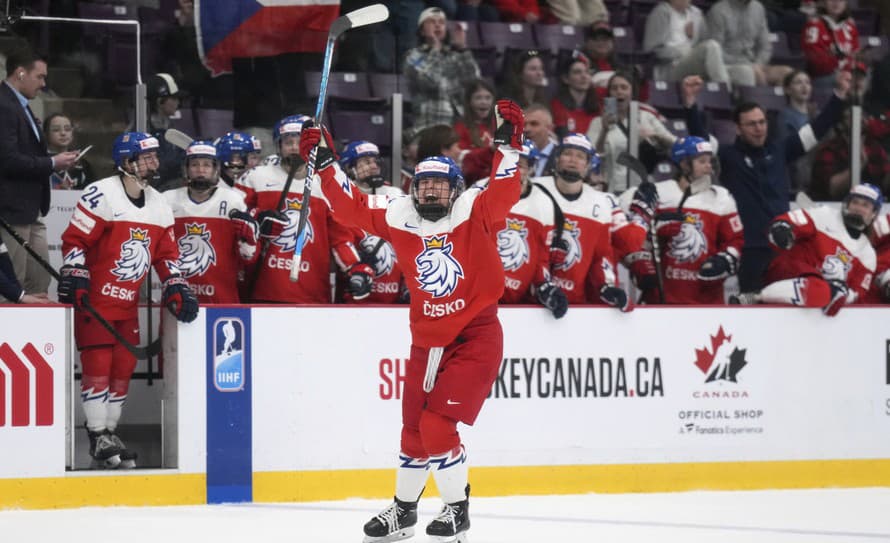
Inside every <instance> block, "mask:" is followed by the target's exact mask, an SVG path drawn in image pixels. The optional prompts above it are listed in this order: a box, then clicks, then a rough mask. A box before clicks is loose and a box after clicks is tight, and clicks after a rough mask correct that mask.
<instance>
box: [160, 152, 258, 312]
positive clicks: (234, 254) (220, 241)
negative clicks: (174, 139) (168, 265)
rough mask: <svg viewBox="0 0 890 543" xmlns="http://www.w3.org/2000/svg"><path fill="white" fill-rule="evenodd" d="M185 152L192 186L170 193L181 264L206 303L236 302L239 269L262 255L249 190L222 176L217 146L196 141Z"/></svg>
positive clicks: (186, 275) (195, 289)
mask: <svg viewBox="0 0 890 543" xmlns="http://www.w3.org/2000/svg"><path fill="white" fill-rule="evenodd" d="M185 154H186V158H185V172H184V173H185V178H186V179H187V180H188V185H187V186H185V187H181V188H178V189H175V190H171V191H167V192H165V193H164V196H165V197H166V198H167V202H168V203H169V204H170V207H171V208H172V209H173V216H174V217H175V219H176V226H175V229H174V231H175V235H176V242H177V245H178V246H179V268H180V270H181V272H182V275H183V276H184V277H186V278H187V279H188V281H189V284H190V286H191V287H192V290H193V291H194V292H195V294H196V295H197V296H198V300H199V301H200V302H201V303H211V304H236V303H238V302H239V296H238V275H239V271H241V269H242V268H243V267H244V266H246V265H248V264H251V263H252V262H254V261H255V260H256V257H257V236H258V233H259V232H258V228H257V224H256V222H255V221H254V219H253V217H251V216H250V214H249V213H247V205H246V204H245V203H244V193H242V192H241V191H238V190H235V189H233V188H230V187H228V186H227V185H226V184H225V183H221V182H220V181H219V161H218V160H217V155H216V147H214V146H213V145H212V144H211V143H210V142H208V141H195V142H192V144H191V145H189V147H188V148H187V149H186V151H185Z"/></svg>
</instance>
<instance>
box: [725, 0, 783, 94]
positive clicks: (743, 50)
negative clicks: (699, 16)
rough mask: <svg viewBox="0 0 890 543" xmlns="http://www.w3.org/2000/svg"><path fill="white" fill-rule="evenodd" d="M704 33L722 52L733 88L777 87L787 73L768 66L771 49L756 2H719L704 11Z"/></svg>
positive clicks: (761, 5)
mask: <svg viewBox="0 0 890 543" xmlns="http://www.w3.org/2000/svg"><path fill="white" fill-rule="evenodd" d="M708 32H709V35H710V37H711V38H712V39H713V40H714V41H716V42H717V43H719V44H720V46H721V47H722V48H723V62H724V63H725V64H726V70H727V71H728V72H729V78H730V79H731V80H732V83H733V85H743V86H747V87H753V86H755V85H778V84H779V83H780V82H781V81H782V80H783V79H784V78H785V76H786V75H788V74H789V73H790V72H791V68H790V67H788V66H776V65H771V64H769V61H770V58H772V55H773V45H772V43H770V41H769V30H768V29H767V23H766V10H764V9H763V4H761V3H760V1H759V0H720V1H719V2H717V3H716V4H714V5H713V6H711V9H710V11H708Z"/></svg>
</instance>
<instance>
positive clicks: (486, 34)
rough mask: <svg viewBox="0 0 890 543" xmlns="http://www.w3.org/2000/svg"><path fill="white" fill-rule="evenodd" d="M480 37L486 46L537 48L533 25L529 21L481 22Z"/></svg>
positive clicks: (500, 48)
mask: <svg viewBox="0 0 890 543" xmlns="http://www.w3.org/2000/svg"><path fill="white" fill-rule="evenodd" d="M479 39H480V41H481V42H482V45H484V46H485V47H493V48H495V49H497V50H498V51H503V50H504V49H507V48H513V49H535V47H536V44H535V39H534V35H533V34H532V28H531V25H529V24H527V23H479Z"/></svg>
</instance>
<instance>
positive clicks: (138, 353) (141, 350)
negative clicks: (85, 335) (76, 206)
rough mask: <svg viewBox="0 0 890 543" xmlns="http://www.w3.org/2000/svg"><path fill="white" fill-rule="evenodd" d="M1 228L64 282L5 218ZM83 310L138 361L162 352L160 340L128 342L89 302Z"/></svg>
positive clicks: (56, 277)
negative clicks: (146, 344)
mask: <svg viewBox="0 0 890 543" xmlns="http://www.w3.org/2000/svg"><path fill="white" fill-rule="evenodd" d="M0 227H3V229H4V230H6V232H7V233H9V235H10V236H12V238H13V239H14V240H15V241H16V243H18V244H19V245H21V246H22V248H23V249H25V250H26V251H28V254H29V255H31V257H32V258H33V259H34V260H36V261H37V263H38V264H40V266H41V267H42V268H43V269H45V270H46V271H47V272H49V274H50V275H52V276H53V277H54V278H55V280H56V281H61V280H62V276H61V274H59V272H58V271H56V269H55V268H53V267H52V265H51V264H50V263H49V262H47V261H46V260H44V259H43V257H42V256H40V255H39V254H37V251H35V250H34V249H33V248H32V247H31V244H30V243H28V242H27V240H25V238H23V237H22V236H20V235H19V233H18V232H16V231H15V229H14V228H13V227H12V225H10V224H9V223H8V222H6V219H4V218H3V217H0ZM83 308H84V309H85V310H86V312H87V313H89V314H90V315H92V316H93V317H94V318H95V319H96V320H97V321H98V322H99V324H101V325H102V327H103V328H105V329H106V330H108V332H109V333H110V334H111V335H112V336H114V339H116V340H117V341H118V342H119V343H120V344H121V345H123V346H124V348H126V349H127V350H128V351H130V353H132V354H133V356H135V357H136V358H137V359H139V360H145V359H146V358H149V357H152V356H156V355H157V354H158V353H160V352H161V340H160V339H157V340H155V341H154V342H153V343H151V344H150V345H148V346H147V347H138V346H136V345H133V344H132V343H130V342H129V341H127V339H126V338H125V337H124V336H122V335H121V334H120V332H118V331H117V330H116V329H115V328H114V326H112V325H111V323H110V322H108V321H107V320H105V318H103V317H102V315H100V314H99V312H98V311H96V309H95V308H94V307H93V306H92V305H90V303H89V302H88V301H87V302H84V304H83Z"/></svg>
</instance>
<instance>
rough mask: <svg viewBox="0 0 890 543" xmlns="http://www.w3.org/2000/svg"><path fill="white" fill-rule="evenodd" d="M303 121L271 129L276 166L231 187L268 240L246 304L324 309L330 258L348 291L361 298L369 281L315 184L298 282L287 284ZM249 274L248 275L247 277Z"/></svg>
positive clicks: (348, 234)
mask: <svg viewBox="0 0 890 543" xmlns="http://www.w3.org/2000/svg"><path fill="white" fill-rule="evenodd" d="M308 119H309V117H306V116H305V115H291V116H288V117H285V118H284V119H282V120H281V121H279V122H278V123H277V124H276V125H275V131H274V133H273V136H274V138H275V142H276V143H277V144H278V154H279V156H280V157H281V161H280V163H279V164H265V165H261V166H257V167H256V168H254V169H252V170H250V171H248V172H247V173H245V174H244V175H243V176H241V178H240V179H239V180H238V182H237V183H236V185H235V187H236V188H237V189H239V190H241V191H242V192H244V194H245V195H246V197H245V201H246V203H247V207H248V208H249V209H251V210H254V212H255V216H256V217H257V220H258V222H259V223H260V232H261V235H262V236H263V237H265V238H266V239H268V240H269V241H268V242H267V247H268V250H267V252H266V253H265V255H261V256H262V260H261V261H259V262H257V266H259V267H260V269H259V271H257V272H255V273H256V281H255V283H254V288H253V292H252V294H251V301H254V302H284V303H297V304H329V303H331V302H332V301H333V300H332V299H331V280H330V271H331V263H332V262H331V257H332V255H333V257H334V259H335V260H336V263H337V265H338V267H339V268H340V269H341V270H343V271H345V272H346V273H347V275H349V284H350V291H351V294H352V295H353V296H355V297H356V298H363V297H365V296H367V295H368V294H369V293H370V291H371V283H372V278H371V274H370V273H369V270H368V267H367V266H366V265H364V264H362V262H361V260H360V259H359V255H358V252H357V251H356V249H355V246H354V245H353V239H354V237H355V234H354V232H353V231H352V230H350V229H349V228H347V227H345V226H343V225H342V224H340V223H338V222H336V221H334V219H333V216H332V215H331V208H330V207H329V206H328V204H327V202H326V201H325V199H324V198H323V196H322V194H321V189H320V188H319V186H318V183H314V184H313V186H312V193H311V195H310V199H309V202H308V205H309V217H308V220H307V222H306V245H305V247H304V248H303V258H302V261H301V263H300V278H299V281H295V282H294V281H291V280H290V268H291V265H292V263H293V254H294V248H295V247H296V244H297V223H298V221H299V217H300V210H301V209H302V207H303V205H306V204H307V202H303V184H304V180H305V178H306V163H305V161H304V160H303V159H302V158H301V157H300V153H299V151H300V130H301V129H302V127H303V123H304V122H305V121H307V120H308ZM294 164H296V166H297V171H296V172H297V173H296V175H295V176H294V180H293V182H292V183H291V185H290V188H289V190H288V193H287V198H286V199H285V202H284V205H283V206H282V208H281V209H278V207H277V206H278V200H279V198H280V196H281V191H282V190H284V186H285V182H286V181H287V175H288V171H289V170H290V168H291V166H292V165H294ZM252 273H254V272H253V271H251V272H248V276H249V275H251V274H252Z"/></svg>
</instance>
